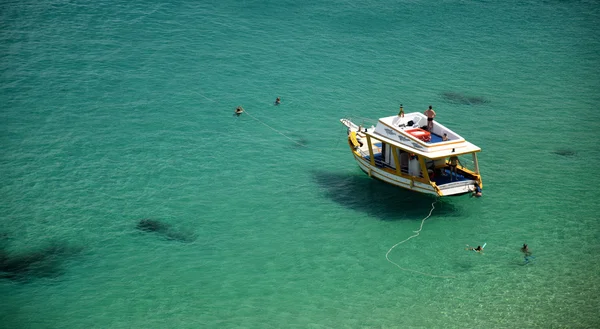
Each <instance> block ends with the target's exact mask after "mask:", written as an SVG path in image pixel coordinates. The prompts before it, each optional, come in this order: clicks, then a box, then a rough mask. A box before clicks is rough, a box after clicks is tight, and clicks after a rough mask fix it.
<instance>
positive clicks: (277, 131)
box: [244, 110, 305, 147]
mask: <svg viewBox="0 0 600 329" xmlns="http://www.w3.org/2000/svg"><path fill="white" fill-rule="evenodd" d="M244 113H246V114H248V115H249V116H250V117H251V118H252V119H254V120H256V121H258V122H260V123H262V124H263V125H265V126H267V127H268V128H270V129H271V130H273V131H274V132H276V133H278V134H280V135H281V136H283V137H285V138H287V139H289V140H291V141H292V142H294V143H296V144H298V145H300V146H302V147H304V146H305V145H304V144H302V143H299V142H298V141H296V140H294V139H293V138H291V137H289V136H287V135H286V134H284V133H282V132H281V131H279V130H277V129H275V128H273V127H271V126H269V125H268V124H266V123H264V122H262V121H260V120H258V119H257V118H255V117H254V116H253V115H252V114H250V113H249V112H248V111H246V110H244Z"/></svg>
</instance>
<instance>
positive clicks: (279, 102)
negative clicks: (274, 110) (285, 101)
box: [275, 97, 281, 105]
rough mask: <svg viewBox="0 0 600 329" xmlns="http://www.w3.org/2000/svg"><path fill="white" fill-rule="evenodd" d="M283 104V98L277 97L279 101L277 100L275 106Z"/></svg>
mask: <svg viewBox="0 0 600 329" xmlns="http://www.w3.org/2000/svg"><path fill="white" fill-rule="evenodd" d="M279 104H281V98H279V97H277V99H276V100H275V105H279Z"/></svg>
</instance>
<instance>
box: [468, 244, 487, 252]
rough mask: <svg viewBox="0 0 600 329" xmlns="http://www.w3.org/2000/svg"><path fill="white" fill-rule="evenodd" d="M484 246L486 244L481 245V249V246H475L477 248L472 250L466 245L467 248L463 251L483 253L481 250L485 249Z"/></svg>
mask: <svg viewBox="0 0 600 329" xmlns="http://www.w3.org/2000/svg"><path fill="white" fill-rule="evenodd" d="M485 245H486V243H484V244H483V247H482V246H477V248H473V247H471V246H469V245H467V248H466V249H465V250H473V251H476V252H483V248H485Z"/></svg>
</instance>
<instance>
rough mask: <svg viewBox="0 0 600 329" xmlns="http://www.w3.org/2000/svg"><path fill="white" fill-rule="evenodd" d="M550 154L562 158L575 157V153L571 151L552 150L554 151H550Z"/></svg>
mask: <svg viewBox="0 0 600 329" xmlns="http://www.w3.org/2000/svg"><path fill="white" fill-rule="evenodd" d="M552 153H554V154H557V155H561V156H564V157H572V156H575V155H577V152H575V151H573V150H569V149H560V150H554V151H552Z"/></svg>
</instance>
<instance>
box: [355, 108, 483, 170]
mask: <svg viewBox="0 0 600 329" xmlns="http://www.w3.org/2000/svg"><path fill="white" fill-rule="evenodd" d="M426 126H427V117H426V116H425V115H424V114H423V113H420V112H412V113H407V114H405V115H404V117H400V116H398V115H393V116H389V117H385V118H380V119H379V121H378V122H377V126H375V130H374V131H370V130H369V131H367V132H365V134H366V135H368V136H371V137H373V138H376V139H379V140H381V141H382V142H385V143H387V144H391V145H394V146H396V147H398V148H400V149H403V150H405V151H408V152H411V153H415V154H417V155H421V156H424V157H427V158H429V159H437V158H445V157H449V156H453V155H461V154H468V153H474V152H480V151H481V148H479V147H478V146H476V145H474V144H472V143H470V142H468V141H466V140H465V139H464V138H462V137H461V136H460V135H458V134H457V133H455V132H454V131H452V130H450V129H448V128H447V127H446V126H444V125H442V124H441V123H439V121H437V120H435V121H434V123H433V129H432V131H430V132H428V131H426V130H423V129H422V128H421V127H426ZM431 133H433V134H434V135H437V136H443V135H444V134H446V136H447V137H448V140H447V141H442V140H434V139H431V140H430V141H424V140H422V139H420V138H419V137H418V136H419V135H429V134H431Z"/></svg>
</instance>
